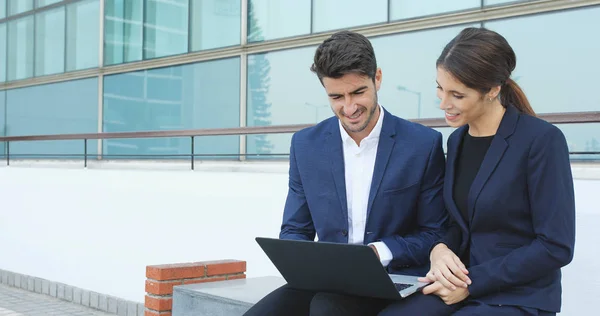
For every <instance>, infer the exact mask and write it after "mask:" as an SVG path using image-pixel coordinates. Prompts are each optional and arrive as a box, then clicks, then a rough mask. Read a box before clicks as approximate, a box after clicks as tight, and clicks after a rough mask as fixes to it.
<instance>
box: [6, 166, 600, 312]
mask: <svg viewBox="0 0 600 316" xmlns="http://www.w3.org/2000/svg"><path fill="white" fill-rule="evenodd" d="M123 166H126V168H123ZM187 168H189V166H188V165H185V164H182V165H178V166H176V165H172V164H166V163H163V164H158V165H157V164H150V165H147V166H144V165H141V164H129V165H127V164H120V165H117V164H108V165H106V164H101V165H92V166H90V168H88V169H83V168H82V167H81V164H80V163H79V162H78V163H76V164H74V165H68V164H65V163H62V164H55V165H51V166H50V165H42V164H40V163H35V164H33V165H32V166H27V165H23V164H21V165H19V164H17V165H15V163H14V162H13V163H12V164H11V166H10V167H0V249H1V253H0V269H5V270H9V271H13V272H18V273H22V274H27V275H31V276H36V277H41V278H45V279H49V280H52V281H57V282H63V283H66V284H69V285H73V286H77V287H81V288H84V289H88V290H92V291H96V292H100V293H104V294H109V295H114V296H117V297H121V298H125V299H129V300H134V301H138V302H143V298H144V281H145V266H146V265H150V264H163V263H175V262H188V261H202V260H214V259H228V258H229V259H241V260H246V261H247V263H248V272H247V274H248V277H256V276H263V275H279V273H278V272H277V270H276V269H275V268H274V267H273V266H272V264H271V263H270V262H269V261H268V258H267V257H266V256H265V255H264V254H263V253H262V251H261V250H260V248H259V247H258V246H257V245H256V243H255V241H254V237H255V236H270V237H276V236H277V234H278V231H279V225H280V222H281V212H282V209H283V204H284V201H285V195H286V192H287V164H286V163H268V164H259V163H256V164H251V163H248V164H241V163H237V164H234V163H231V164H226V163H223V164H199V165H197V170H196V171H193V172H192V171H189V170H187ZM577 168H579V169H577ZM577 168H575V174H576V176H577V177H578V178H579V176H578V175H582V176H586V177H588V178H590V174H598V173H599V172H598V170H600V166H598V165H595V166H591V167H590V166H587V167H577ZM593 178H594V177H591V179H577V180H576V182H575V186H576V199H577V212H578V213H577V244H576V254H575V260H574V262H573V263H572V264H571V265H570V266H568V267H567V268H566V269H564V282H563V285H564V290H563V298H564V303H563V313H562V314H563V315H579V314H588V313H584V311H586V308H587V311H588V312H591V308H592V306H594V305H593V303H594V299H597V294H594V293H597V292H599V291H600V280H599V279H598V278H595V277H594V275H595V272H596V271H598V270H600V263H599V262H598V259H600V257H599V254H598V251H597V250H596V247H595V243H596V241H597V240H598V236H597V234H595V232H596V231H597V230H598V227H600V208H598V207H597V204H598V203H599V202H600V201H599V199H598V193H599V192H600V180H599V178H600V177H596V180H595V179H593Z"/></svg>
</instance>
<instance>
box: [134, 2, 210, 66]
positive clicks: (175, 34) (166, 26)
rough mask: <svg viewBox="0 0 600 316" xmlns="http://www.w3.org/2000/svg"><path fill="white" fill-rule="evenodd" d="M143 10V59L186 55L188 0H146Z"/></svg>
mask: <svg viewBox="0 0 600 316" xmlns="http://www.w3.org/2000/svg"><path fill="white" fill-rule="evenodd" d="M144 9H145V13H146V14H145V18H146V21H144V32H145V33H144V34H145V35H144V58H156V57H163V56H170V55H177V54H183V53H186V52H187V51H188V0H170V1H162V0H146V7H145V8H144ZM213 30H217V29H216V28H215V29H213Z"/></svg>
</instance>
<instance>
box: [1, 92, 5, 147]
mask: <svg viewBox="0 0 600 316" xmlns="http://www.w3.org/2000/svg"><path fill="white" fill-rule="evenodd" d="M5 101H6V91H0V136H6V102H5ZM5 148H6V144H5V143H4V142H0V155H4V154H5Z"/></svg>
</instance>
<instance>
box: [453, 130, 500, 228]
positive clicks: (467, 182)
mask: <svg viewBox="0 0 600 316" xmlns="http://www.w3.org/2000/svg"><path fill="white" fill-rule="evenodd" d="M493 138H494V136H484V137H473V136H471V135H469V133H468V132H466V133H465V135H464V136H463V139H462V142H461V144H460V147H459V149H458V155H457V156H456V172H455V177H454V192H453V193H452V194H453V197H454V201H455V202H456V206H457V207H458V209H459V210H460V212H461V213H462V216H463V219H464V220H465V222H466V223H467V225H469V222H470V220H471V219H470V218H469V216H468V214H469V209H468V196H469V190H470V189H471V184H473V180H475V176H476V175H477V172H478V171H479V167H481V163H482V162H483V158H484V157H485V153H486V152H487V150H488V148H490V145H491V143H492V139H493Z"/></svg>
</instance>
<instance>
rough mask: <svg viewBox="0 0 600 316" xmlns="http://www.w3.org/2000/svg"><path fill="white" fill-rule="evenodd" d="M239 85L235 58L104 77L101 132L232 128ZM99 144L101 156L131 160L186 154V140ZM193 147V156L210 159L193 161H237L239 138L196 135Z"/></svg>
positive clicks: (235, 121) (237, 109)
mask: <svg viewBox="0 0 600 316" xmlns="http://www.w3.org/2000/svg"><path fill="white" fill-rule="evenodd" d="M239 86H240V59H239V58H237V57H236V58H228V59H222V60H213V61H207V62H200V63H195V64H189V65H183V66H173V67H165V68H160V69H152V70H144V71H137V72H132V73H124V74H118V75H111V76H106V77H105V78H104V112H103V113H104V119H103V130H104V131H105V132H129V131H153V130H179V129H198V128H226V127H238V126H239V122H240V117H239V113H240V105H239V104H240V88H239ZM103 144H104V153H105V154H109V155H131V156H133V157H135V156H136V155H164V154H168V155H184V154H190V151H191V148H190V147H191V139H190V138H189V137H184V138H156V139H110V140H106V141H105V142H104V143H103ZM194 148H195V149H194V151H195V153H196V154H204V155H213V156H208V157H197V159H208V158H216V157H217V156H216V155H230V156H229V157H228V158H235V159H237V158H238V157H237V154H238V153H239V136H210V137H209V136H203V137H196V138H195V139H194ZM131 156H129V157H126V158H131ZM109 158H110V157H109ZM156 158H160V157H156ZM163 158H164V157H163ZM170 158H173V157H170ZM183 159H189V157H184V158H183Z"/></svg>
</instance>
